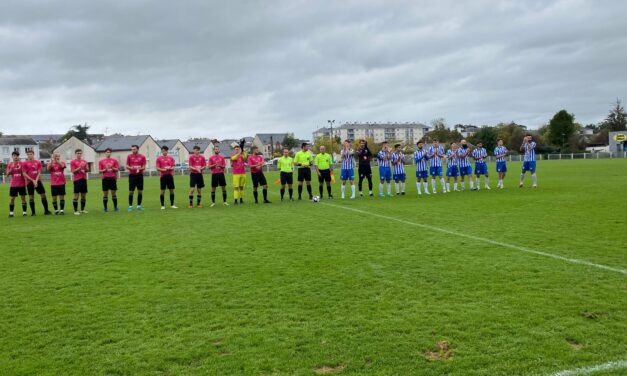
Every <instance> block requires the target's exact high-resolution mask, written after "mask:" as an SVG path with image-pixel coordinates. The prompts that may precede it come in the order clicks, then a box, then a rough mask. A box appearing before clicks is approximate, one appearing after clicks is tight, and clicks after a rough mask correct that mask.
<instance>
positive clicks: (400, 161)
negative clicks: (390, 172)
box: [392, 152, 405, 174]
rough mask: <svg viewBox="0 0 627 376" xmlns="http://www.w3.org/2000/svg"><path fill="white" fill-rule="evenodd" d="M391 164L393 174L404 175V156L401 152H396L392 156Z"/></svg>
mask: <svg viewBox="0 0 627 376" xmlns="http://www.w3.org/2000/svg"><path fill="white" fill-rule="evenodd" d="M392 163H393V165H394V173H395V174H404V173H405V164H404V163H405V154H403V152H397V153H394V154H392Z"/></svg>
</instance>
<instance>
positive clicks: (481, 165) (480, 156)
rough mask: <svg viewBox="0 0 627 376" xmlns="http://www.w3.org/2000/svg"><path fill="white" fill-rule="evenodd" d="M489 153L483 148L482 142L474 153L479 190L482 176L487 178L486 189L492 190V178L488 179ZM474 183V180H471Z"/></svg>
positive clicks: (478, 143) (485, 181) (485, 179)
mask: <svg viewBox="0 0 627 376" xmlns="http://www.w3.org/2000/svg"><path fill="white" fill-rule="evenodd" d="M487 157H488V152H487V150H485V148H484V147H483V143H482V142H477V147H476V148H475V150H473V151H472V158H473V159H474V160H475V179H477V190H479V187H481V175H483V176H485V178H484V184H485V189H490V178H489V177H488V164H487V163H486V161H485V159H486V158H487ZM470 181H472V178H471V179H470Z"/></svg>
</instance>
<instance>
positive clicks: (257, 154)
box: [248, 146, 270, 204]
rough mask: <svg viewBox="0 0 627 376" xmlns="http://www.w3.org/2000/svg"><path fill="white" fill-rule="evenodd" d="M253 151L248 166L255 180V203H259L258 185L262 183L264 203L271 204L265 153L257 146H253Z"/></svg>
mask: <svg viewBox="0 0 627 376" xmlns="http://www.w3.org/2000/svg"><path fill="white" fill-rule="evenodd" d="M251 152H252V155H249V156H248V167H249V168H250V177H251V178H252V180H253V196H254V197H255V204H257V203H259V199H258V192H257V187H259V186H260V185H261V186H262V187H263V203H264V204H269V203H270V201H268V182H267V181H266V176H265V175H264V174H263V165H265V164H266V160H265V159H264V158H263V154H262V153H261V151H259V148H258V147H257V146H253V147H252V150H251Z"/></svg>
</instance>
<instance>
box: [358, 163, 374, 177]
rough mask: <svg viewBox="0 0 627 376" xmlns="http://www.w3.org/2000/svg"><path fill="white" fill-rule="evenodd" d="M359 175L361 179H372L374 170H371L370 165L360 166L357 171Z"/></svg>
mask: <svg viewBox="0 0 627 376" xmlns="http://www.w3.org/2000/svg"><path fill="white" fill-rule="evenodd" d="M357 173H358V174H359V177H360V178H367V177H371V176H372V169H371V168H370V165H369V164H367V165H359V168H358V169H357Z"/></svg>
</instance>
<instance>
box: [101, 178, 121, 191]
mask: <svg viewBox="0 0 627 376" xmlns="http://www.w3.org/2000/svg"><path fill="white" fill-rule="evenodd" d="M117 190H118V181H117V180H116V179H115V178H104V179H102V191H103V192H104V191H117Z"/></svg>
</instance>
